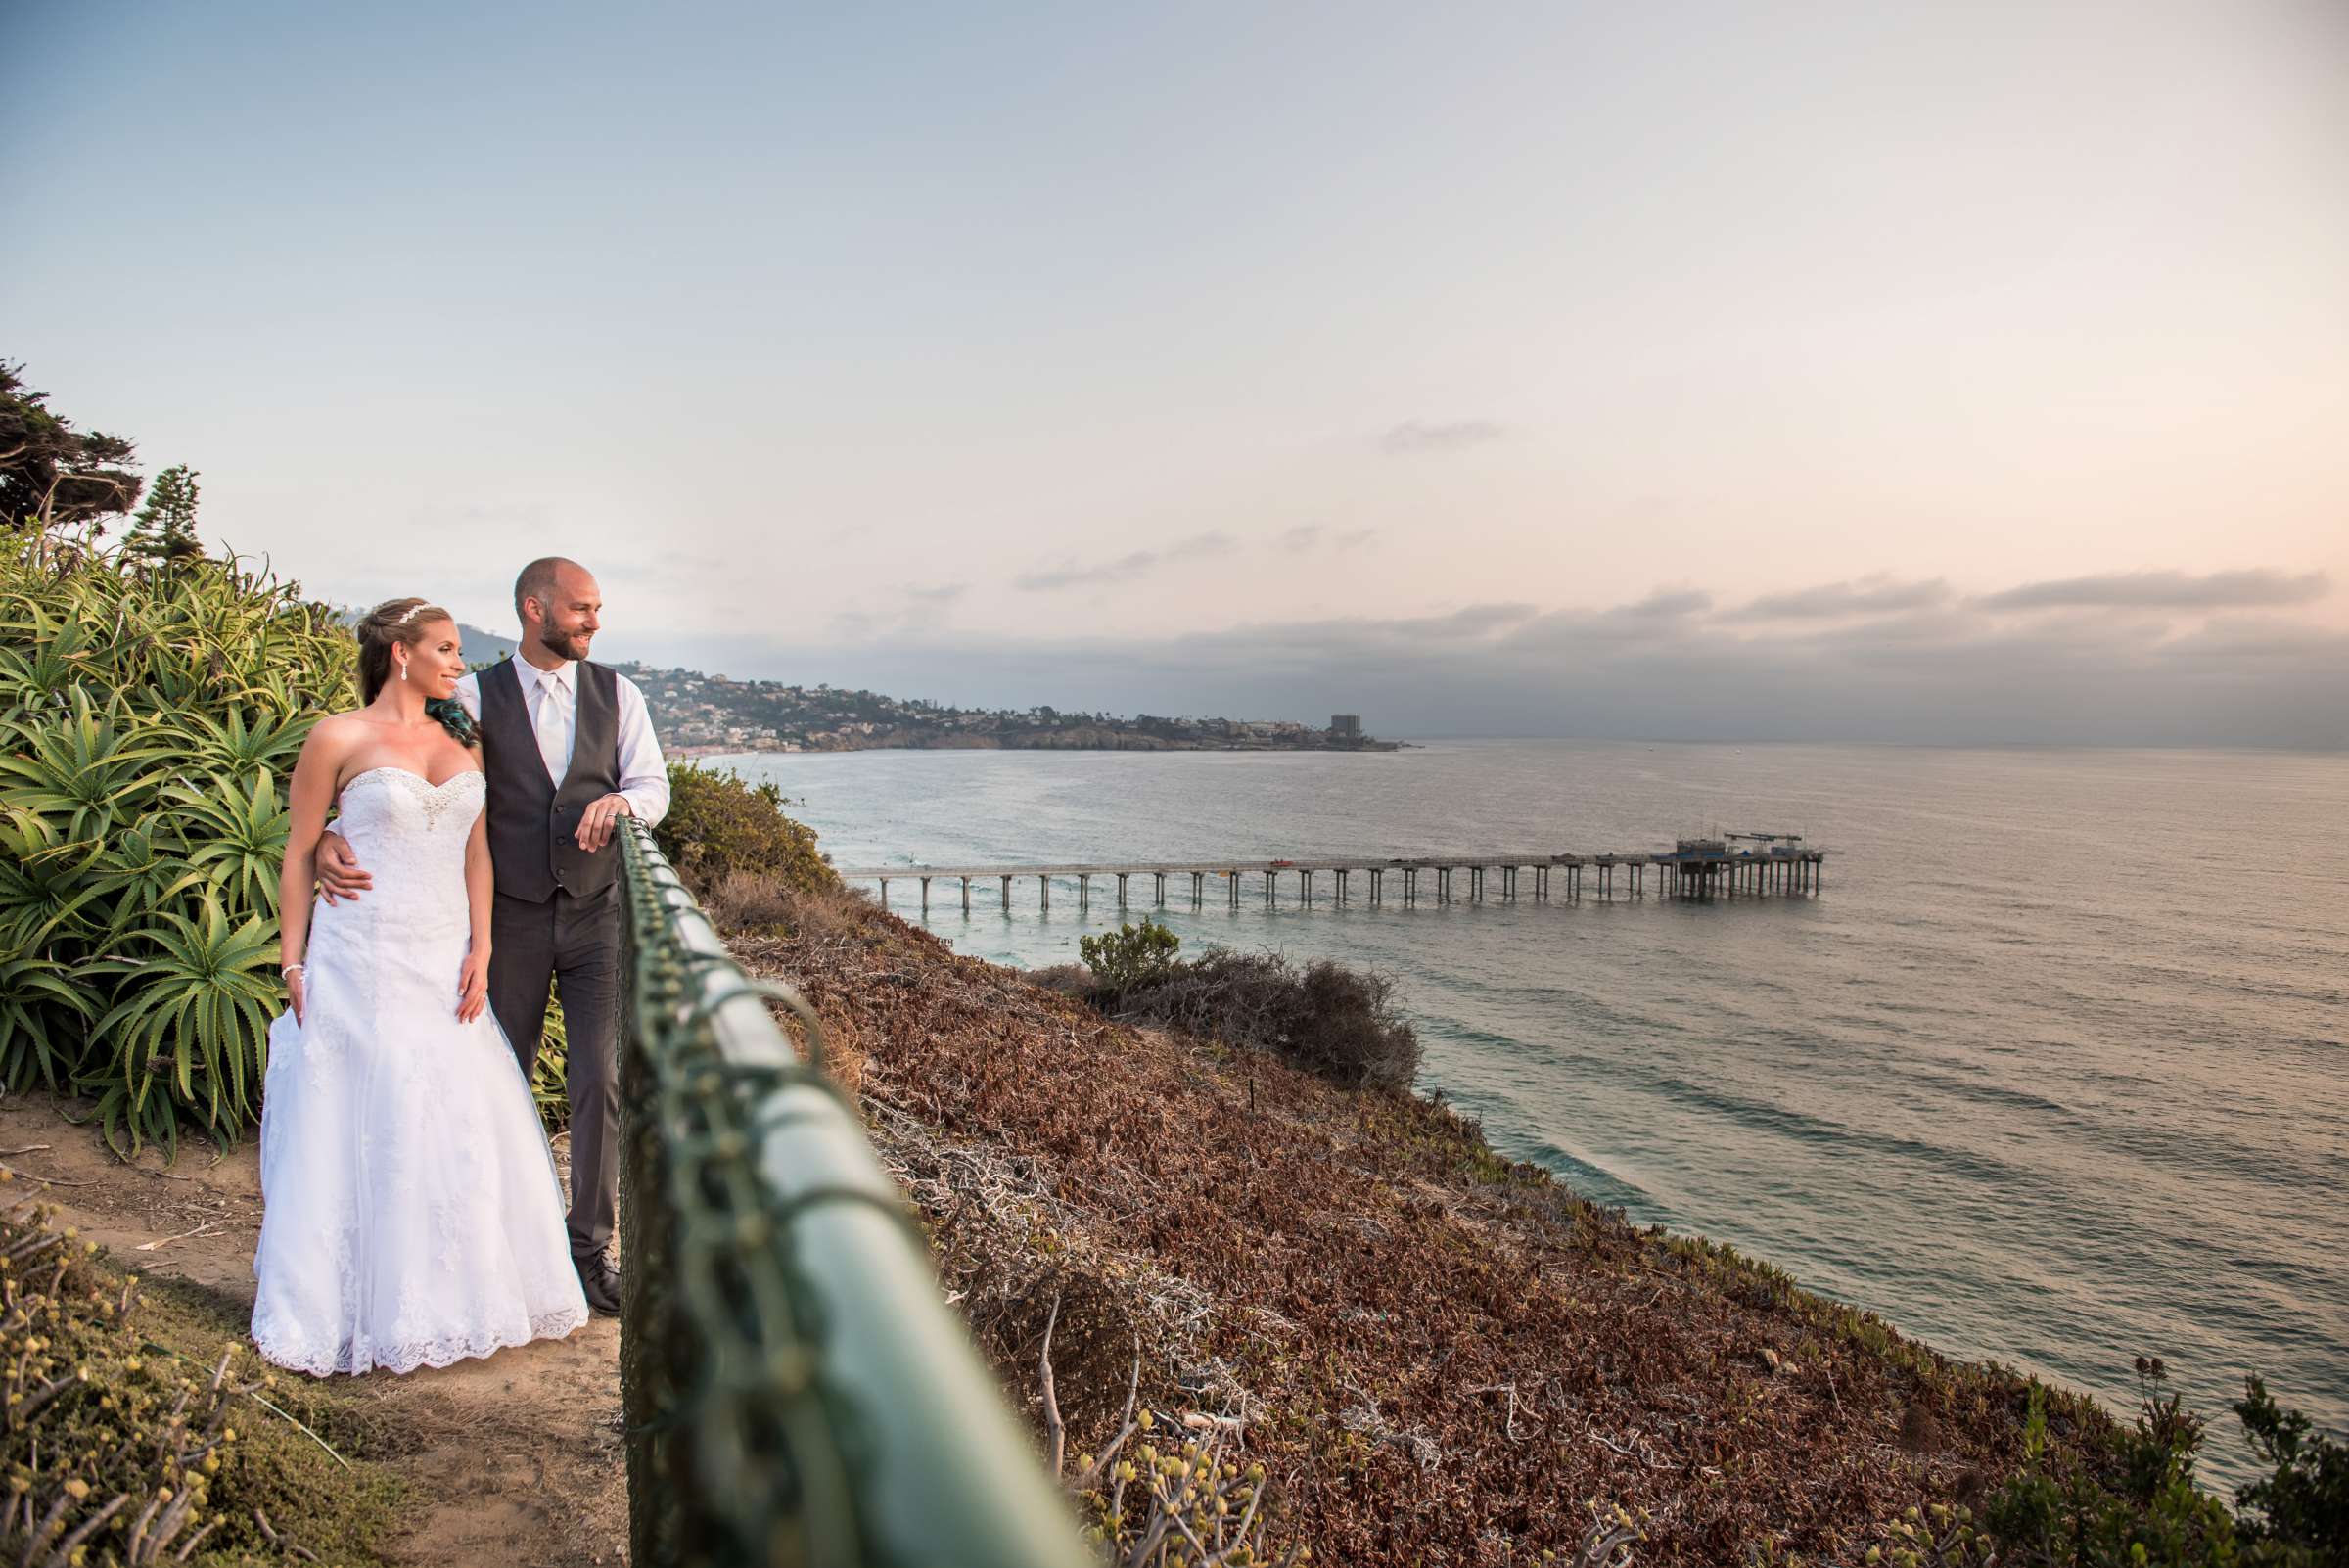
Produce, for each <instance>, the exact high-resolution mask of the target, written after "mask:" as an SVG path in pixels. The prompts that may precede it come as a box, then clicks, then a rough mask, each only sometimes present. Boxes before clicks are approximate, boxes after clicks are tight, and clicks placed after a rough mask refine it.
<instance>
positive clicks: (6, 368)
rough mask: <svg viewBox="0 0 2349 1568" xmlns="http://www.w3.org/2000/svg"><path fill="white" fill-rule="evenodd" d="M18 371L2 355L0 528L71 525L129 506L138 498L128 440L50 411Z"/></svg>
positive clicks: (45, 399)
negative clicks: (83, 426) (75, 423)
mask: <svg viewBox="0 0 2349 1568" xmlns="http://www.w3.org/2000/svg"><path fill="white" fill-rule="evenodd" d="M23 368H24V367H23V365H21V364H14V365H12V364H10V363H8V362H7V361H6V360H0V527H8V528H22V527H24V526H26V525H37V526H38V527H40V528H43V529H55V528H69V527H72V526H74V525H76V524H84V523H94V522H96V521H97V520H98V519H100V518H107V517H115V516H119V515H120V514H121V513H124V512H127V511H129V510H130V509H131V507H132V506H134V505H136V504H137V502H138V499H139V477H138V475H136V474H134V473H132V472H130V470H129V468H128V466H127V465H128V464H129V463H130V462H131V460H132V453H133V451H134V448H133V446H132V444H131V443H130V442H129V441H127V440H125V439H123V438H121V437H119V436H108V435H105V434H103V433H102V432H99V431H77V430H75V429H74V428H73V427H72V426H71V425H70V424H69V423H67V422H66V421H65V420H63V419H61V418H59V417H58V416H57V415H55V414H53V413H51V412H50V411H49V408H48V402H49V394H48V393H46V392H34V391H32V389H30V388H29V387H27V386H25V385H24V378H23V375H22V374H21V372H22V371H23Z"/></svg>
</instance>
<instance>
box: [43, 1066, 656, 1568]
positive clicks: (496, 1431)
mask: <svg viewBox="0 0 2349 1568" xmlns="http://www.w3.org/2000/svg"><path fill="white" fill-rule="evenodd" d="M68 1109H71V1107H69V1106H65V1105H62V1104H61V1102H59V1101H57V1100H55V1099H51V1098H49V1097H46V1096H42V1095H13V1094H12V1095H0V1163H5V1164H6V1165H8V1166H9V1168H10V1169H12V1170H13V1171H15V1172H16V1173H17V1176H18V1179H19V1181H20V1182H22V1183H23V1186H22V1187H21V1188H20V1189H19V1190H21V1191H30V1190H33V1189H35V1188H36V1187H37V1188H38V1190H39V1191H40V1192H41V1193H42V1195H43V1197H44V1199H45V1200H46V1201H47V1202H49V1203H52V1204H54V1205H55V1206H56V1208H57V1210H58V1212H59V1215H60V1217H61V1220H60V1222H61V1223H66V1224H74V1225H78V1226H80V1227H81V1229H82V1232H83V1234H85V1235H87V1236H90V1237H92V1238H93V1239H95V1240H97V1241H98V1242H99V1243H100V1244H101V1245H103V1246H105V1247H106V1248H107V1249H108V1250H109V1252H110V1253H111V1255H112V1256H113V1258H114V1260H115V1263H116V1264H117V1266H119V1267H121V1268H125V1269H128V1270H131V1271H133V1272H137V1273H142V1274H148V1275H162V1276H168V1277H174V1278H179V1279H184V1280H188V1281H190V1282H191V1283H194V1284H197V1285H200V1286H203V1287H205V1288H206V1289H207V1290H209V1291H213V1292H216V1293H218V1294H219V1295H220V1296H221V1297H222V1298H223V1299H224V1300H228V1301H233V1302H234V1303H235V1304H237V1305H238V1307H239V1308H241V1309H244V1310H250V1309H251V1307H252V1305H253V1241H254V1239H255V1238H256V1237H257V1236H258V1235H259V1233H260V1226H261V1196H260V1180H259V1174H258V1167H257V1162H256V1158H255V1152H256V1151H255V1146H254V1144H253V1143H252V1142H251V1141H248V1142H247V1143H246V1144H244V1145H243V1146H242V1147H240V1148H237V1149H234V1150H230V1151H227V1152H222V1151H220V1150H217V1149H214V1148H212V1147H211V1146H209V1145H207V1144H204V1143H201V1142H190V1143H187V1144H184V1145H182V1147H181V1149H180V1154H179V1159H178V1161H177V1162H176V1163H175V1164H172V1165H169V1166H166V1165H165V1164H164V1163H163V1161H162V1159H161V1156H160V1155H158V1154H156V1153H154V1152H152V1151H150V1152H148V1153H146V1154H144V1155H142V1156H141V1158H140V1159H139V1160H137V1161H136V1162H135V1163H131V1164H125V1163H123V1162H122V1161H121V1160H118V1159H116V1158H115V1156H114V1155H113V1154H112V1153H111V1152H109V1151H108V1149H107V1148H106V1146H105V1144H104V1143H103V1142H101V1141H100V1140H99V1138H98V1135H97V1132H96V1130H94V1129H93V1128H87V1127H75V1126H73V1125H72V1123H70V1122H69V1121H68V1120H66V1114H65V1113H66V1111H67V1110H68ZM74 1114H75V1115H80V1114H82V1113H81V1112H80V1111H79V1110H75V1111H74ZM568 1152H569V1151H568V1149H567V1148H566V1145H565V1141H564V1140H563V1139H561V1138H558V1139H557V1140H556V1143H555V1155H556V1159H557V1162H558V1163H559V1164H562V1165H563V1166H564V1173H565V1177H566V1179H568V1178H569V1174H570V1172H569V1164H568ZM345 1382H346V1383H347V1384H348V1385H349V1387H350V1389H351V1392H352V1394H353V1396H354V1397H356V1398H360V1399H365V1400H371V1401H377V1402H380V1413H381V1414H382V1415H383V1416H384V1417H385V1418H386V1420H387V1424H388V1425H389V1426H391V1428H392V1429H393V1430H394V1431H396V1432H398V1433H399V1434H400V1436H401V1439H402V1441H401V1442H400V1443H399V1444H398V1449H399V1452H398V1453H396V1454H393V1455H391V1456H389V1457H387V1458H386V1459H385V1460H384V1463H385V1464H386V1466H387V1467H388V1468H390V1469H391V1470H392V1471H394V1472H395V1473H397V1474H398V1475H399V1476H400V1478H401V1479H402V1480H404V1481H406V1482H407V1483H408V1484H409V1486H410V1487H411V1488H412V1489H413V1495H414V1497H415V1498H416V1499H418V1500H417V1503H416V1507H415V1512H414V1514H413V1517H412V1519H411V1521H410V1524H409V1528H408V1530H407V1532H406V1534H405V1535H404V1536H403V1537H402V1538H401V1539H400V1540H399V1542H398V1543H397V1544H396V1545H395V1546H394V1547H393V1550H392V1553H391V1559H390V1560H391V1561H392V1562H394V1563H400V1564H417V1565H419V1568H422V1565H428V1564H429V1565H435V1568H438V1565H470V1564H477V1563H478V1564H495V1565H498V1568H573V1565H582V1564H585V1565H600V1564H619V1563H624V1562H625V1561H626V1560H627V1533H628V1504H627V1488H626V1472H625V1460H624V1457H623V1455H622V1447H621V1424H620V1423H621V1412H620V1325H619V1324H618V1322H617V1321H615V1320H614V1319H611V1318H608V1317H598V1318H596V1319H594V1320H593V1321H592V1322H590V1323H589V1324H588V1325H587V1326H586V1327H584V1328H581V1329H580V1330H578V1331H577V1332H576V1333H575V1334H573V1335H572V1336H571V1337H570V1338H569V1339H566V1340H561V1341H544V1342H540V1343H538V1344H534V1345H526V1346H523V1347H521V1348H520V1349H516V1350H508V1351H501V1352H499V1353H498V1354H497V1355H495V1356H492V1357H490V1358H488V1359H486V1360H469V1361H460V1362H459V1363H458V1364H456V1365H455V1366H451V1367H446V1368H444V1369H441V1370H438V1371H435V1370H430V1369H427V1370H423V1371H417V1372H412V1373H410V1374H408V1375H407V1376H405V1377H395V1376H392V1375H391V1374H390V1373H387V1372H378V1373H374V1374H371V1375H369V1376H367V1377H363V1378H357V1379H346V1380H345Z"/></svg>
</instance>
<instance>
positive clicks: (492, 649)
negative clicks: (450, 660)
mask: <svg viewBox="0 0 2349 1568" xmlns="http://www.w3.org/2000/svg"><path fill="white" fill-rule="evenodd" d="M457 635H458V637H459V638H461V639H463V641H464V644H465V662H466V663H467V664H469V665H486V664H492V663H494V662H496V661H497V660H500V659H504V658H507V657H509V656H511V655H512V654H513V652H514V650H515V649H516V648H517V647H518V646H520V645H519V644H518V643H516V642H515V640H514V639H513V638H511V637H501V636H499V635H498V634H497V633H495V632H493V631H484V630H483V629H482V628H481V627H479V626H469V625H467V624H465V623H464V622H462V621H460V622H458V623H457Z"/></svg>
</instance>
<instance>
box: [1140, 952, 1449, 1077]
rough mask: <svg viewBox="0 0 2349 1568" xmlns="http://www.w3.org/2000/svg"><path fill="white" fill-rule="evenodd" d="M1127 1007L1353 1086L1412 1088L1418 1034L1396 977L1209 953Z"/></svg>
mask: <svg viewBox="0 0 2349 1568" xmlns="http://www.w3.org/2000/svg"><path fill="white" fill-rule="evenodd" d="M1125 1011H1126V1012H1127V1013H1128V1015H1129V1016H1138V1017H1141V1018H1145V1019H1148V1020H1150V1021H1152V1022H1154V1023H1161V1024H1166V1025H1169V1026H1171V1027H1173V1028H1175V1029H1180V1030H1183V1031H1186V1032H1187V1033H1190V1034H1193V1035H1198V1036H1201V1037H1203V1038H1209V1039H1219V1040H1222V1041H1224V1042H1225V1043H1227V1044H1232V1045H1244V1046H1248V1047H1250V1048H1253V1049H1256V1050H1266V1051H1270V1052H1272V1053H1273V1054H1274V1055H1277V1056H1280V1057H1282V1058H1284V1059H1285V1060H1287V1061H1289V1062H1292V1063H1294V1064H1295V1065H1297V1066H1299V1067H1302V1068H1305V1069H1307V1070H1308V1071H1311V1072H1314V1073H1318V1074H1320V1075H1321V1076H1322V1077H1324V1078H1327V1079H1330V1080H1333V1081H1334V1082H1336V1083H1339V1084H1345V1085H1347V1086H1348V1087H1350V1088H1376V1089H1407V1088H1409V1087H1410V1086H1411V1082H1412V1080H1413V1079H1415V1078H1416V1077H1417V1076H1418V1073H1419V1036H1418V1033H1417V1032H1416V1031H1415V1030H1413V1029H1412V1028H1411V1025H1410V1022H1409V1020H1407V1019H1405V1017H1404V1016H1403V1013H1402V1010H1401V1009H1400V1008H1399V1007H1398V1006H1397V1005H1396V1003H1395V981H1394V978H1393V977H1392V976H1389V975H1383V974H1379V973H1377V972H1375V971H1369V970H1359V969H1349V968H1347V967H1346V966H1345V965H1344V964H1340V963H1337V962H1334V961H1332V960H1330V959H1327V958H1316V959H1314V960H1313V961H1312V962H1311V963H1308V964H1306V965H1305V966H1304V967H1303V968H1300V967H1299V966H1297V965H1296V964H1294V963H1291V962H1290V961H1289V959H1288V958H1287V957H1286V956H1284V955H1283V954H1280V953H1268V952H1267V953H1238V952H1223V951H1217V952H1210V953H1208V954H1207V955H1206V956H1205V957H1203V958H1200V959H1197V960H1195V961H1193V962H1190V963H1185V964H1177V965H1174V967H1173V968H1172V969H1170V970H1169V971H1168V972H1167V974H1166V975H1165V977H1164V978H1162V979H1160V980H1157V981H1154V982H1152V983H1151V984H1149V985H1146V986H1143V987H1141V988H1139V989H1137V990H1135V991H1132V992H1128V994H1127V995H1126V997H1125Z"/></svg>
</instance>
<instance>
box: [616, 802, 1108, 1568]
mask: <svg viewBox="0 0 2349 1568" xmlns="http://www.w3.org/2000/svg"><path fill="white" fill-rule="evenodd" d="M626 826H627V830H628V831H627V832H626V833H625V835H624V836H623V839H622V859H623V862H624V866H625V872H624V879H623V881H624V892H625V896H626V899H627V911H626V918H625V920H624V922H623V928H624V930H625V932H626V941H627V955H626V961H627V965H628V973H629V974H630V975H631V976H632V980H633V984H632V989H631V991H630V992H628V993H627V995H626V997H625V998H624V1000H623V1004H622V1029H621V1037H622V1038H621V1050H622V1064H621V1096H622V1172H621V1216H620V1228H621V1301H622V1315H621V1377H622V1401H623V1405H624V1408H625V1411H626V1421H627V1456H628V1511H629V1545H630V1550H629V1560H630V1561H631V1562H632V1563H635V1564H636V1565H638V1568H668V1565H672V1564H675V1565H689V1568H704V1565H707V1568H737V1565H742V1568H748V1565H754V1564H755V1565H761V1568H764V1565H769V1564H791V1565H798V1564H806V1565H809V1568H834V1565H840V1568H847V1565H857V1568H864V1565H880V1564H887V1565H893V1568H964V1565H967V1568H1082V1565H1088V1564H1091V1563H1092V1562H1093V1557H1092V1554H1091V1553H1090V1552H1089V1551H1087V1550H1086V1549H1085V1548H1084V1546H1083V1545H1082V1544H1081V1543H1080V1541H1079V1538H1078V1533H1077V1526H1076V1521H1075V1517H1074V1515H1073V1513H1072V1512H1071V1510H1070V1508H1069V1506H1068V1504H1067V1503H1066V1501H1065V1500H1064V1499H1063V1498H1062V1496H1061V1493H1060V1489H1059V1488H1058V1487H1057V1486H1056V1485H1054V1483H1053V1482H1052V1480H1051V1478H1050V1477H1048V1476H1047V1475H1046V1474H1045V1473H1044V1469H1043V1466H1042V1465H1041V1463H1039V1462H1038V1460H1037V1458H1036V1451H1035V1448H1034V1445H1033V1443H1032V1441H1031V1439H1030V1437H1029V1435H1028V1433H1027V1431H1026V1430H1025V1429H1024V1428H1023V1427H1022V1425H1021V1423H1020V1422H1019V1421H1018V1419H1017V1418H1016V1417H1015V1416H1014V1415H1013V1413H1012V1411H1011V1409H1010V1407H1008V1406H1007V1405H1006V1403H1005V1402H1004V1399H1003V1397H1002V1395H1001V1393H1000V1392H999V1391H998V1390H997V1389H996V1387H995V1384H994V1380H993V1378H992V1377H991V1376H990V1374H989V1371H988V1369H987V1367H986V1365H985V1363H984V1362H982V1360H980V1358H979V1355H978V1352H977V1351H976V1349H975V1348H974V1347H973V1345H972V1344H971V1341H970V1336H969V1334H968V1333H967V1332H966V1331H965V1329H964V1328H963V1325H962V1324H961V1322H960V1321H959V1320H958V1319H956V1318H955V1317H954V1316H953V1314H951V1313H949V1312H948V1311H947V1309H946V1307H945V1305H944V1302H943V1301H942V1300H941V1299H940V1296H939V1291H938V1284H937V1278H936V1274H935V1272H934V1270H933V1268H932V1266H931V1261H930V1251H929V1247H928V1245H927V1243H926V1241H925V1240H924V1238H923V1236H922V1234H921V1231H920V1230H919V1228H918V1226H917V1224H916V1223H915V1222H914V1220H913V1218H912V1215H911V1212H910V1211H909V1209H908V1208H907V1206H906V1203H905V1200H904V1198H903V1196H902V1194H900V1193H899V1192H898V1187H897V1184H896V1183H895V1182H894V1181H892V1180H891V1179H890V1177H889V1175H888V1173H887V1172H885V1171H884V1170H882V1168H881V1164H880V1161H879V1160H878V1159H877V1158H876V1157H875V1156H874V1153H873V1149H872V1145H871V1144H870V1143H869V1142H868V1141H867V1140H866V1138H865V1135H864V1129H863V1126H862V1124H861V1122H860V1121H859V1120H858V1118H857V1116H856V1112H855V1110H854V1108H853V1107H852V1105H851V1104H850V1102H849V1100H848V1099H847V1097H846V1096H844V1095H843V1094H842V1093H841V1091H840V1090H839V1088H838V1087H837V1086H836V1085H835V1084H833V1082H832V1081H831V1079H830V1078H829V1077H827V1076H826V1075H825V1073H824V1070H823V1043H822V1032H821V1030H820V1029H819V1028H818V1026H817V1023H816V1019H815V1016H814V1014H813V1013H812V1012H811V1011H810V1010H809V1009H808V1007H807V1005H806V1002H805V1001H803V1000H801V999H800V997H799V996H798V995H797V994H796V993H795V992H791V991H790V990H789V989H788V988H784V987H779V986H775V985H772V984H769V983H764V982H760V981H755V980H753V979H752V978H751V977H750V976H748V975H746V974H745V973H744V972H743V971H742V970H741V969H740V968H739V967H737V966H736V965H735V963H734V961H733V960H732V959H731V958H730V957H729V956H728V955H727V953H726V948H725V945H724V944H723V943H721V942H720V941H719V940H718V936H717V932H716V930H715V929H714V927H713V926H712V925H711V923H710V921H709V918H708V917H707V916H706V915H704V914H703V912H702V911H701V909H700V907H699V906H698V905H697V904H696V903H695V902H694V900H693V897H692V895H691V894H689V893H687V892H686V891H685V887H684V885H683V883H682V882H681V881H680V880H679V879H678V877H677V874H676V872H675V870H674V869H673V868H672V867H671V866H670V865H669V864H668V861H667V860H666V859H665V858H663V856H662V854H661V852H660V850H659V849H658V848H657V847H656V846H655V844H654V842H653V836H652V834H651V832H650V831H648V830H647V829H645V828H644V827H643V826H642V825H641V824H638V823H635V822H629V823H627V824H626ZM770 1001H774V1002H779V1003H781V1004H782V1005H783V1006H784V1007H785V1008H786V1009H787V1010H788V1011H789V1013H790V1014H791V1015H792V1016H793V1017H794V1018H795V1019H796V1020H797V1024H798V1027H799V1029H800V1031H801V1032H802V1038H804V1039H805V1041H806V1058H805V1059H803V1058H802V1056H801V1054H800V1052H799V1051H797V1050H795V1049H794V1048H793V1045H792V1042H791V1040H790V1039H789V1038H787V1037H786V1035H785V1034H784V1032H783V1030H782V1029H781V1028H779V1027H778V1026H777V1024H776V1022H775V1019H774V1017H773V1015H772V1014H771V1013H770V1012H769V1011H768V1006H767V1004H768V1003H769V1002H770Z"/></svg>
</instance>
